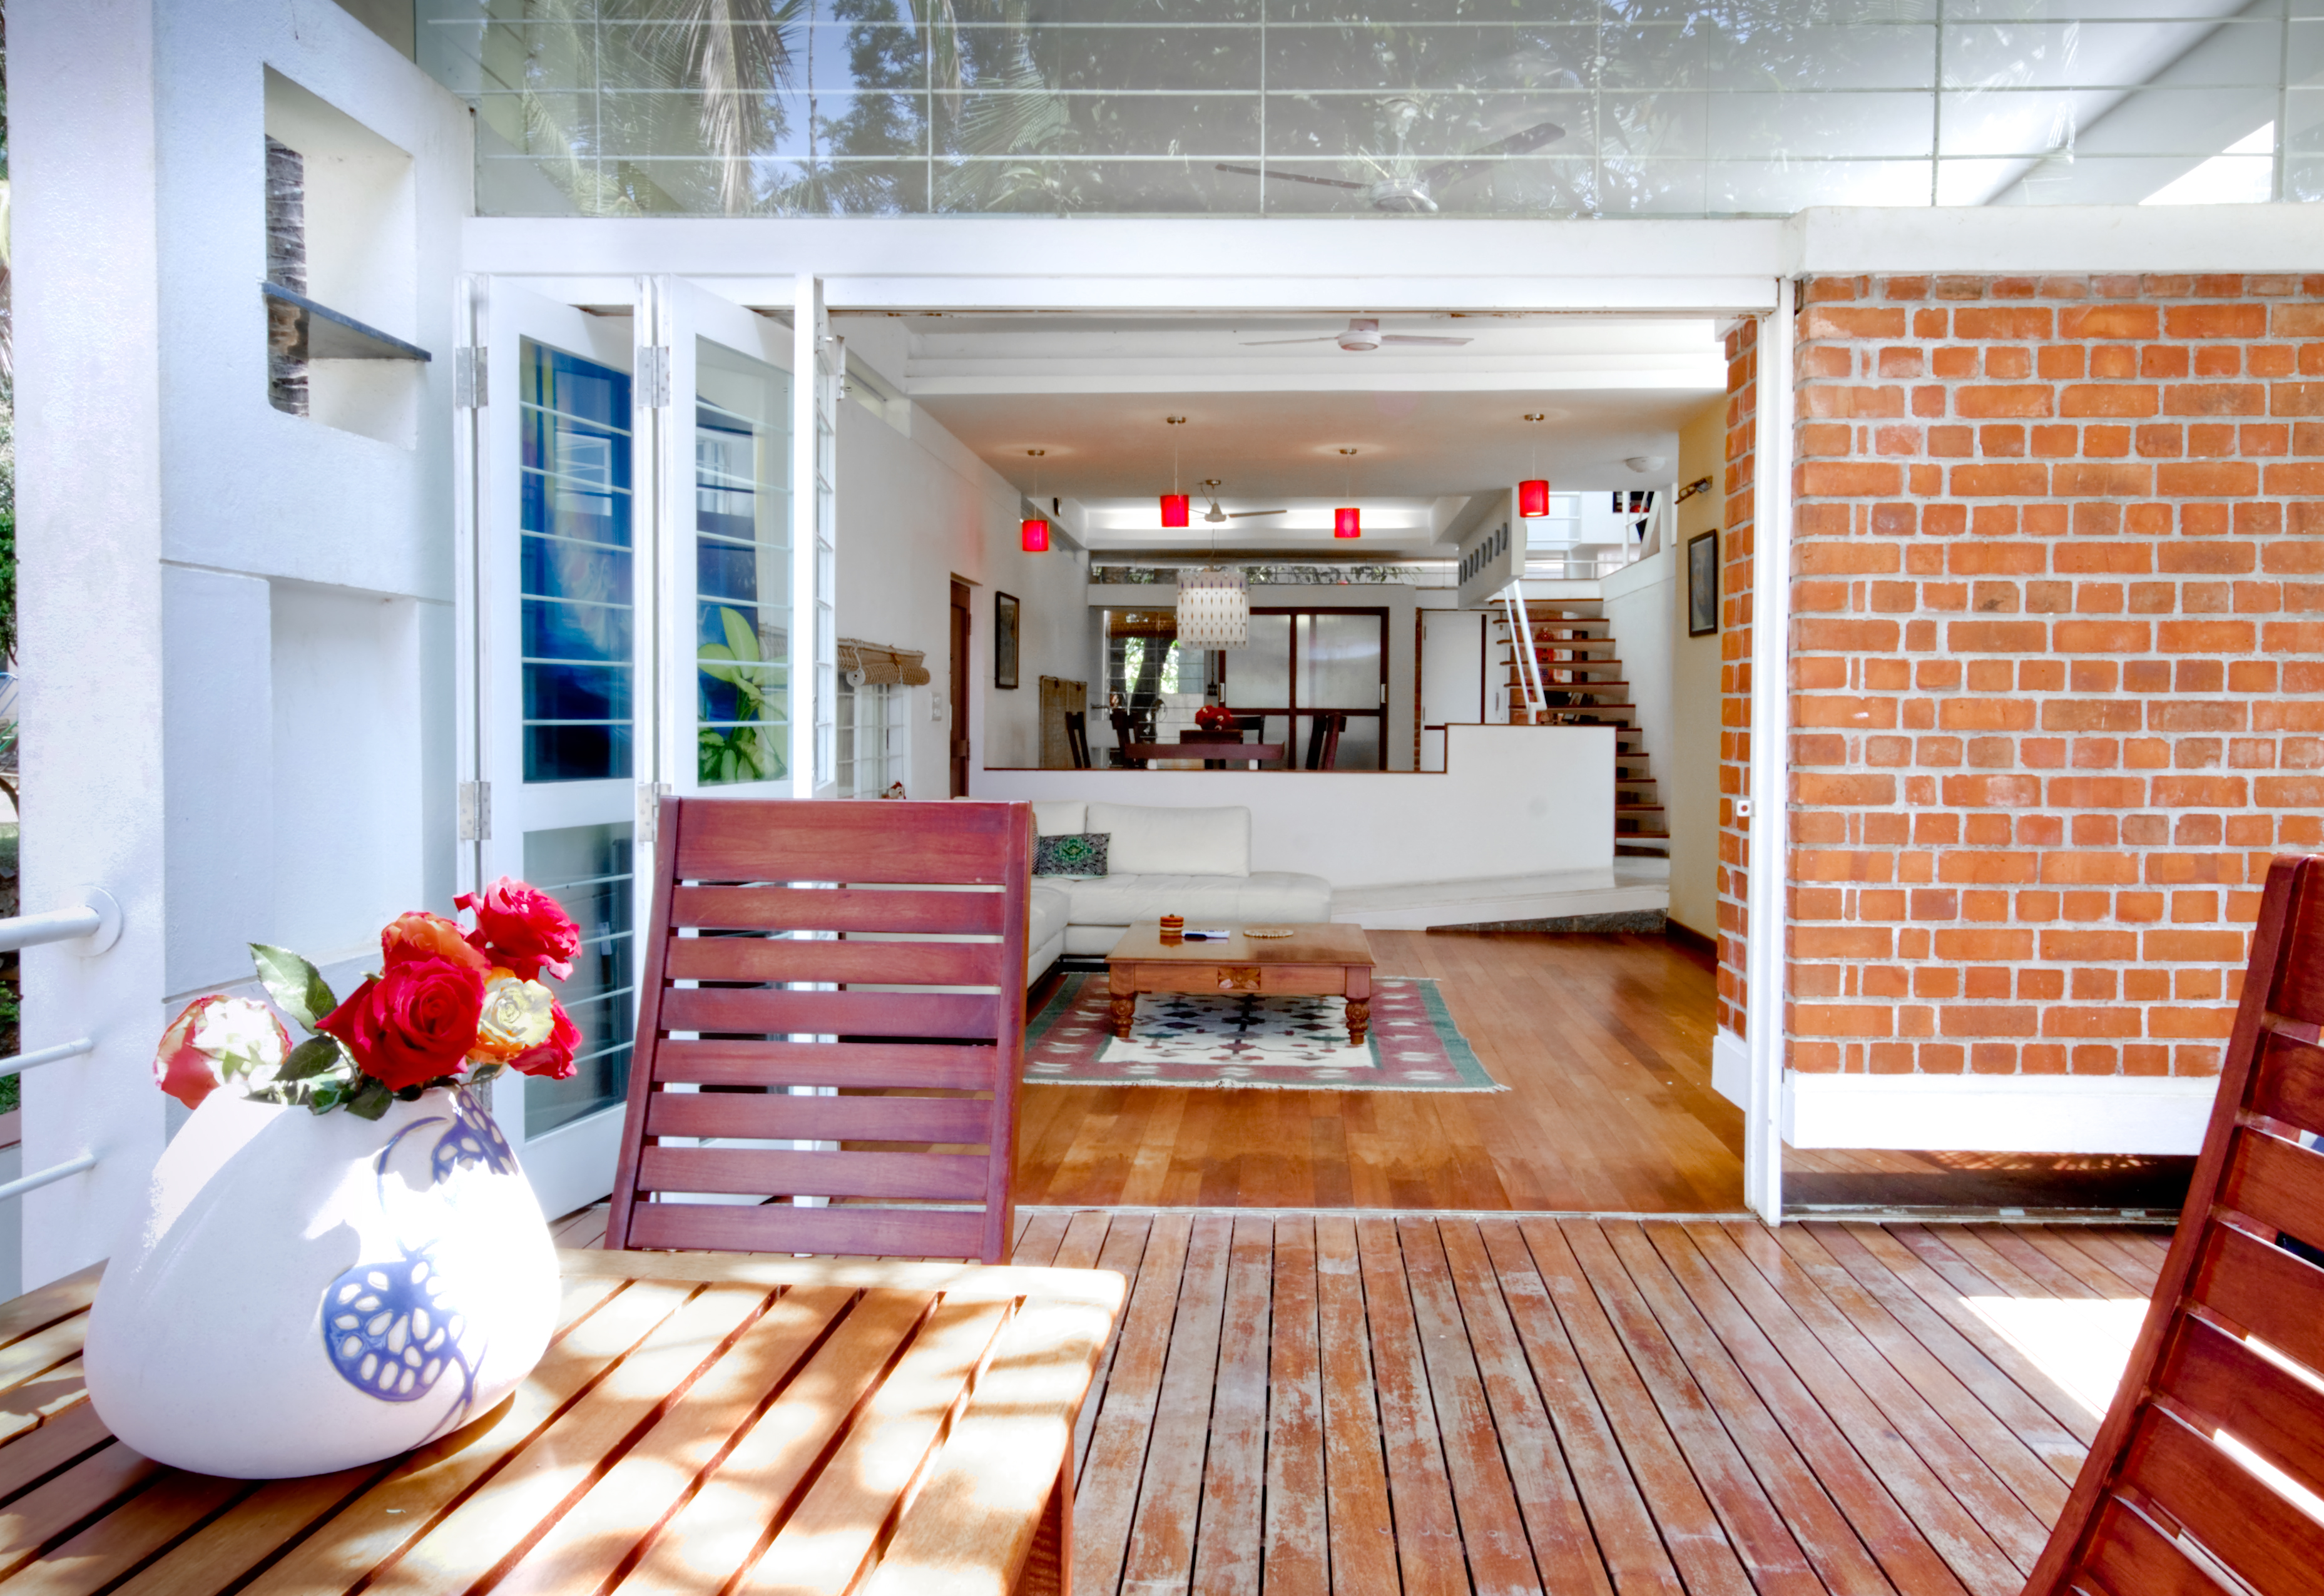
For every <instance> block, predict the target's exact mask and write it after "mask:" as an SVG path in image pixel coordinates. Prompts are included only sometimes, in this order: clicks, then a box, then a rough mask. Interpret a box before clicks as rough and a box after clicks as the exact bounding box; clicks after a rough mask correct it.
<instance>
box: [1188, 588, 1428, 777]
mask: <svg viewBox="0 0 2324 1596" xmlns="http://www.w3.org/2000/svg"><path fill="white" fill-rule="evenodd" d="M1387 637H1388V618H1387V616H1386V615H1385V614H1384V613H1381V612H1379V611H1377V610H1315V609H1298V610H1293V609H1281V610H1268V611H1263V612H1257V613H1253V614H1252V615H1251V618H1250V644H1249V646H1247V647H1245V648H1240V649H1235V650H1230V651H1229V652H1227V653H1226V654H1225V655H1223V656H1222V658H1223V660H1224V661H1225V671H1226V676H1225V682H1226V699H1227V704H1228V706H1229V707H1231V708H1232V709H1234V710H1235V711H1236V712H1237V713H1239V714H1243V715H1262V716H1264V717H1265V727H1266V729H1265V731H1264V733H1262V736H1263V738H1264V740H1265V741H1266V742H1268V743H1282V744H1284V745H1285V746H1284V761H1283V762H1284V765H1285V767H1286V768H1288V769H1292V770H1299V769H1304V768H1305V766H1306V763H1307V757H1308V743H1310V742H1311V741H1312V740H1313V738H1314V733H1315V715H1314V713H1312V712H1314V711H1315V710H1321V709H1330V710H1337V711H1340V712H1342V713H1343V714H1345V715H1347V717H1348V720H1347V725H1346V727H1345V729H1343V730H1342V732H1341V733H1340V743H1339V750H1338V754H1337V757H1336V758H1335V759H1334V760H1333V769H1335V770H1379V769H1381V768H1382V766H1381V763H1380V753H1381V743H1380V717H1381V716H1382V715H1383V714H1384V713H1385V711H1384V710H1383V709H1382V707H1381V703H1382V697H1383V695H1382V693H1381V684H1382V682H1383V681H1384V680H1385V679H1386V678H1385V677H1384V676H1383V674H1382V672H1383V669H1384V666H1385V659H1386V656H1385V648H1386V643H1387Z"/></svg>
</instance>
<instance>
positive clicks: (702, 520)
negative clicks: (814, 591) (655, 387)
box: [650, 278, 807, 798]
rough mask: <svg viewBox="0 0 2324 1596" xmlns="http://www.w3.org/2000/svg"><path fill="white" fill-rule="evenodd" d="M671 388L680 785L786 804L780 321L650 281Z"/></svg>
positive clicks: (795, 751)
mask: <svg viewBox="0 0 2324 1596" xmlns="http://www.w3.org/2000/svg"><path fill="white" fill-rule="evenodd" d="M650 300H651V303H652V307H653V309H652V316H653V320H654V324H655V328H656V337H658V338H659V341H660V342H661V344H662V346H664V347H665V348H666V349H667V350H668V351H669V354H668V359H669V372H670V391H671V392H672V393H673V394H674V395H675V396H676V399H677V401H676V402H674V403H673V404H672V405H671V407H670V409H669V412H668V414H667V417H666V419H665V420H663V421H662V423H661V426H662V428H663V429H664V431H663V432H662V433H661V434H659V435H658V437H657V439H656V447H657V459H658V462H659V466H660V471H661V477H660V480H661V484H662V485H661V509H662V516H663V520H664V521H665V524H667V525H668V526H669V528H670V538H671V542H672V547H673V549H676V550H678V554H677V557H676V558H673V559H672V560H671V562H670V573H669V593H668V595H667V598H668V604H669V608H668V611H667V623H666V624H667V631H666V633H665V635H664V638H663V641H662V649H661V656H662V658H663V659H664V660H667V661H669V664H668V667H667V669H666V670H665V672H664V673H663V689H662V690H663V692H664V693H665V695H666V698H665V702H666V703H667V704H668V705H669V710H670V713H669V716H668V720H667V724H668V727H669V732H668V735H669V746H668V747H667V748H666V749H665V750H664V751H663V760H664V764H663V768H664V770H665V772H666V773H665V775H664V776H663V780H666V781H668V782H669V783H670V784H671V786H672V787H673V788H674V789H676V790H678V791H679V792H715V793H719V794H722V795H732V796H735V797H751V798H788V797H790V796H792V795H793V794H794V793H795V792H796V791H797V790H798V789H797V781H796V778H797V775H798V766H799V764H800V763H801V761H802V756H803V755H804V754H805V753H806V752H807V751H806V749H805V748H803V747H801V746H800V745H799V743H798V739H797V738H796V737H795V735H794V731H793V727H794V705H793V703H792V677H793V674H794V665H795V660H796V652H797V641H798V627H797V626H796V624H795V612H794V609H793V604H792V595H793V592H794V590H795V587H796V581H797V577H796V569H795V567H796V563H797V562H796V554H795V551H794V549H793V547H792V544H793V538H792V531H791V520H792V506H791V470H792V455H793V450H792V446H791V410H792V403H791V374H790V371H789V369H788V364H789V356H790V351H789V334H788V330H787V329H785V328H783V327H782V326H781V324H780V323H779V322H776V321H773V320H771V319H770V318H767V317H764V316H761V315H759V314H757V313H756V312H754V311H750V310H745V309H742V307H741V306H739V305H736V304H734V303H733V302H732V301H730V300H722V299H720V298H718V297H717V296H716V295H715V294H712V293H709V292H707V291H704V290H702V289H698V288H696V287H695V286H694V285H693V284H691V283H687V282H683V281H677V280H674V279H666V278H659V279H656V280H654V281H653V283H652V284H651V294H650Z"/></svg>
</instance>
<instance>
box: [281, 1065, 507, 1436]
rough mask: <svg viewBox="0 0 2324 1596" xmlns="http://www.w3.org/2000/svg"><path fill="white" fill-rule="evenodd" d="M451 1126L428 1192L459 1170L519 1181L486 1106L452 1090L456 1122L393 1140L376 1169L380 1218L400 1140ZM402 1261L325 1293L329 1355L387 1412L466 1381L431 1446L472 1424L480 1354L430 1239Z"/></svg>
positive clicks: (435, 1121)
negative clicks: (474, 1351) (452, 1377)
mask: <svg viewBox="0 0 2324 1596" xmlns="http://www.w3.org/2000/svg"><path fill="white" fill-rule="evenodd" d="M447 1122H448V1124H449V1125H450V1127H451V1128H450V1129H449V1130H446V1131H445V1132H444V1133H443V1134H442V1135H440V1136H438V1138H437V1139H436V1145H435V1148H434V1149H433V1150H432V1151H431V1152H430V1154H429V1160H428V1185H429V1187H430V1188H433V1187H435V1186H437V1185H441V1184H442V1183H443V1182H444V1181H446V1180H447V1179H449V1178H450V1177H451V1176H452V1175H453V1174H454V1173H456V1172H457V1171H458V1170H461V1169H466V1168H471V1167H477V1166H482V1167H484V1169H486V1170H488V1171H489V1172H490V1173H492V1174H493V1175H496V1176H511V1175H515V1174H516V1173H517V1161H516V1153H515V1151H514V1149H512V1148H511V1147H510V1146H509V1142H508V1138H507V1137H506V1136H504V1135H503V1134H502V1133H501V1128H500V1126H499V1125H497V1124H495V1123H494V1122H493V1117H492V1115H491V1114H490V1113H489V1112H486V1111H485V1109H484V1105H483V1104H482V1103H480V1102H477V1101H476V1100H475V1097H474V1096H473V1095H471V1094H470V1093H469V1092H468V1090H467V1088H466V1087H465V1086H455V1087H453V1088H452V1112H451V1114H450V1115H449V1116H446V1115H442V1114H433V1115H430V1116H429V1117H428V1118H427V1119H424V1120H415V1121H412V1122H411V1123H410V1124H409V1125H406V1126H405V1127H404V1128H403V1129H402V1130H399V1131H397V1132H396V1133H395V1134H394V1135H393V1136H392V1137H390V1138H389V1139H388V1141H387V1145H386V1146H385V1147H383V1148H381V1149H379V1153H378V1156H377V1157H375V1158H374V1159H373V1160H372V1177H373V1185H374V1188H375V1190H376V1191H377V1193H378V1195H379V1205H380V1211H381V1212H382V1213H386V1212H387V1211H388V1208H389V1203H388V1190H387V1161H388V1159H389V1158H392V1157H393V1156H394V1153H395V1149H396V1148H397V1147H398V1146H399V1145H400V1144H401V1142H402V1140H403V1139H404V1138H405V1137H407V1136H409V1135H410V1134H411V1133H412V1132H413V1131H415V1130H424V1129H425V1128H427V1127H428V1126H430V1125H443V1124H447ZM396 1248H397V1250H398V1251H399V1252H400V1253H401V1256H400V1257H398V1258H394V1259H386V1260H383V1261H381V1262H376V1263H361V1264H357V1265H356V1266H355V1268H351V1269H348V1270H346V1272H345V1273H343V1274H341V1275H340V1276H339V1277H338V1278H337V1279H335V1280H333V1281H332V1282H331V1283H330V1285H329V1286H327V1287H325V1288H324V1291H323V1310H322V1318H323V1347H324V1350H325V1352H327V1353H328V1355H329V1357H330V1360H331V1367H332V1368H334V1369H336V1370H338V1371H339V1378H341V1379H344V1380H346V1382H347V1383H348V1384H349V1385H351V1386H353V1387H355V1388H356V1389H357V1390H359V1391H361V1392H363V1393H364V1395H365V1396H368V1397H376V1398H379V1399H380V1400H381V1401H383V1402H416V1401H418V1400H419V1399H420V1398H422V1397H425V1396H427V1395H428V1394H429V1392H430V1391H432V1390H434V1389H435V1388H436V1385H437V1382H438V1380H439V1379H442V1377H443V1374H444V1371H445V1370H447V1369H457V1370H459V1371H460V1382H461V1389H460V1399H459V1401H458V1402H457V1403H456V1404H454V1406H453V1407H452V1409H451V1411H450V1412H448V1413H447V1414H446V1415H445V1416H444V1419H443V1421H442V1422H441V1423H440V1424H438V1425H437V1426H436V1427H435V1428H434V1429H433V1430H431V1431H429V1436H430V1437H431V1438H432V1437H433V1436H435V1435H442V1434H446V1433H448V1432H449V1431H451V1430H454V1429H457V1428H458V1427H459V1425H461V1424H463V1423H465V1422H466V1418H467V1416H468V1410H469V1408H470V1407H471V1405H472V1404H473V1403H474V1401H475V1393H476V1370H477V1366H478V1365H479V1364H480V1363H481V1362H482V1361H483V1358H482V1354H481V1353H480V1354H479V1355H478V1356H477V1357H475V1358H474V1359H471V1358H470V1357H469V1355H468V1352H467V1350H466V1348H465V1347H463V1346H462V1345H461V1344H460V1338H461V1335H462V1333H464V1332H465V1331H466V1327H467V1320H466V1315H463V1314H462V1313H461V1311H460V1309H459V1306H458V1305H457V1303H453V1302H450V1301H447V1300H446V1298H445V1296H444V1291H445V1285H444V1281H443V1278H442V1277H441V1276H440V1275H439V1274H438V1272H437V1268H436V1259H435V1242H434V1240H433V1238H430V1239H429V1240H428V1241H423V1242H420V1243H419V1244H417V1245H415V1244H414V1243H412V1242H410V1241H406V1240H405V1239H404V1238H403V1237H402V1236H401V1234H399V1235H398V1236H397V1238H396Z"/></svg>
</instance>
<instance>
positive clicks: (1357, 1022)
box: [1348, 998, 1372, 1047]
mask: <svg viewBox="0 0 2324 1596" xmlns="http://www.w3.org/2000/svg"><path fill="white" fill-rule="evenodd" d="M1371 1022H1372V1004H1371V1000H1370V999H1369V998H1350V999H1349V1000H1348V1046H1349V1047H1362V1046H1363V1045H1364V1032H1365V1030H1366V1029H1368V1028H1369V1026H1370V1025H1371Z"/></svg>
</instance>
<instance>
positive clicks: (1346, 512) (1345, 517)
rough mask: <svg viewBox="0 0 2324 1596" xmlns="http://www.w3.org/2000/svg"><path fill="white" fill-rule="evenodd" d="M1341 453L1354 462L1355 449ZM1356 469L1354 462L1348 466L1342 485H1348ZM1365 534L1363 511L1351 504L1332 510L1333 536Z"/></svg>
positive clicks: (1344, 536) (1356, 536)
mask: <svg viewBox="0 0 2324 1596" xmlns="http://www.w3.org/2000/svg"><path fill="white" fill-rule="evenodd" d="M1340 453H1341V454H1342V456H1344V457H1347V458H1348V459H1349V460H1350V461H1351V462H1352V461H1353V460H1354V458H1355V454H1356V451H1355V450H1353V449H1342V450H1341V451H1340ZM1355 469H1356V468H1355V466H1354V465H1353V464H1352V463H1351V464H1350V465H1349V466H1347V467H1346V472H1345V475H1344V476H1343V477H1342V486H1343V487H1344V486H1346V485H1347V482H1348V481H1349V480H1351V479H1352V478H1353V476H1354V475H1355ZM1354 496H1355V495H1354V494H1352V493H1351V494H1349V497H1351V498H1353V497H1354ZM1363 535H1364V514H1363V512H1362V511H1360V510H1358V509H1356V508H1354V507H1353V506H1351V505H1342V506H1341V507H1340V508H1339V509H1337V510H1334V511H1333V512H1332V536H1333V537H1334V538H1360V537H1362V536H1363Z"/></svg>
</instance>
